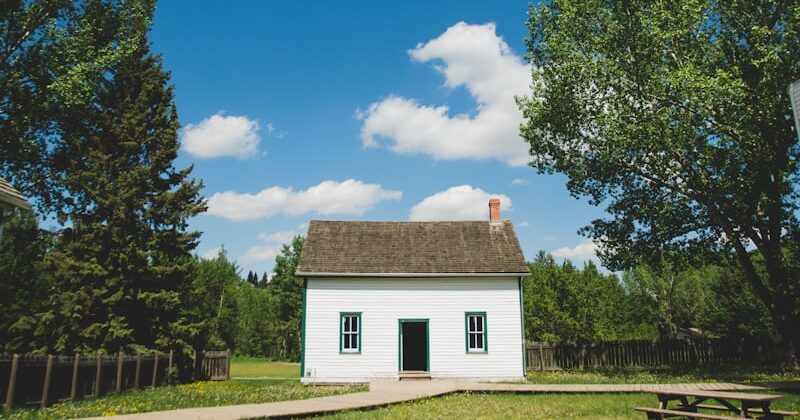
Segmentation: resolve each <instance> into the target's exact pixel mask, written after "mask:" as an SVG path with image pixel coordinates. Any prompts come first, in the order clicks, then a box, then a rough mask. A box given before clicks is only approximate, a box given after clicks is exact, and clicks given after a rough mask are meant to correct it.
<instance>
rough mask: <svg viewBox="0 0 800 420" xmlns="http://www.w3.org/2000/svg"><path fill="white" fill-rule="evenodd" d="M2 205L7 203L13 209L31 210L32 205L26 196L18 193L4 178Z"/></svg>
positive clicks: (0, 194)
mask: <svg viewBox="0 0 800 420" xmlns="http://www.w3.org/2000/svg"><path fill="white" fill-rule="evenodd" d="M0 203H5V204H8V205H10V206H13V207H19V208H21V209H25V210H30V209H31V205H30V203H28V200H26V199H25V196H23V195H22V193H20V192H19V191H17V190H16V189H15V188H14V187H12V186H11V184H9V183H8V181H6V180H5V179H3V178H0Z"/></svg>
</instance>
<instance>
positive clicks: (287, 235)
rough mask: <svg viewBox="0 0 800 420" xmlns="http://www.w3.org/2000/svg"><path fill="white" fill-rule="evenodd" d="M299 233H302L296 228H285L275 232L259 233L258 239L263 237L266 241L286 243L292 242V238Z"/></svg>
mask: <svg viewBox="0 0 800 420" xmlns="http://www.w3.org/2000/svg"><path fill="white" fill-rule="evenodd" d="M297 235H300V233H299V232H296V231H294V230H284V231H281V232H275V233H260V234H259V235H258V239H261V240H262V241H265V242H278V243H281V244H285V243H289V242H291V241H292V239H294V237H295V236H297Z"/></svg>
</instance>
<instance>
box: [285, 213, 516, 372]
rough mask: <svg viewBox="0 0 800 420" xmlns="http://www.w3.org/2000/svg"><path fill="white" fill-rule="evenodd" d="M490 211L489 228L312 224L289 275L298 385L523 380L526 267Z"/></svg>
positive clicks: (476, 224)
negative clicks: (296, 292)
mask: <svg viewBox="0 0 800 420" xmlns="http://www.w3.org/2000/svg"><path fill="white" fill-rule="evenodd" d="M489 207H490V214H491V217H490V220H489V221H469V222H341V221H337V222H334V221H321V220H313V221H311V223H310V224H309V227H308V234H307V236H306V240H305V245H304V247H303V251H302V254H301V255H300V261H299V263H298V267H297V272H296V274H297V275H298V276H300V277H303V278H304V280H305V281H304V283H305V288H304V291H303V302H304V310H303V327H302V328H303V335H302V353H301V354H302V356H301V360H302V362H301V375H302V381H303V383H343V382H367V381H369V380H371V379H375V378H399V379H402V378H404V377H423V378H426V377H429V378H465V379H466V378H470V379H479V380H489V381H500V380H520V379H523V378H524V375H525V348H524V342H525V339H524V330H523V319H522V316H523V311H522V277H523V276H525V275H527V274H528V267H527V264H526V263H525V257H524V256H523V254H522V250H521V249H520V246H519V242H518V241H517V236H516V234H515V233H514V228H513V226H512V224H511V222H510V221H508V220H500V208H499V207H500V202H499V200H496V199H493V200H490V202H489Z"/></svg>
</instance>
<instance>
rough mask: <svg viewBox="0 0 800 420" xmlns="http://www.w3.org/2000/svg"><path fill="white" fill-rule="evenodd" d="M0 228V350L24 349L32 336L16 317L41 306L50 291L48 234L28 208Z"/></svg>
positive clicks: (29, 346) (30, 345)
mask: <svg viewBox="0 0 800 420" xmlns="http://www.w3.org/2000/svg"><path fill="white" fill-rule="evenodd" d="M0 229H2V235H1V237H2V239H0V290H2V291H3V293H2V294H0V308H3V310H2V311H0V353H7V354H8V353H15V352H16V353H26V352H30V351H32V350H35V346H34V342H35V339H34V337H32V336H31V334H30V333H27V334H26V333H25V332H26V331H27V332H29V331H30V330H31V329H30V328H29V327H28V326H27V325H25V323H24V321H23V322H21V323H20V322H19V321H20V318H24V317H25V316H30V315H33V314H35V313H36V312H38V311H39V310H41V309H42V304H43V303H44V302H45V301H46V300H47V297H48V294H49V293H51V290H50V284H51V279H50V276H49V275H48V273H47V271H46V269H45V267H44V256H45V253H46V252H47V243H48V241H49V237H48V235H46V234H45V233H43V232H42V231H40V230H39V225H38V223H37V222H36V217H35V216H34V214H33V213H30V212H18V213H16V214H14V215H13V216H12V217H11V218H10V220H7V221H5V222H4V223H3V226H2V228H0Z"/></svg>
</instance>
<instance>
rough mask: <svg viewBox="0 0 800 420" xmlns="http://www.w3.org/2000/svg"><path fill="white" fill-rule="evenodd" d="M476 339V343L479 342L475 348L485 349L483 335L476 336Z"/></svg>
mask: <svg viewBox="0 0 800 420" xmlns="http://www.w3.org/2000/svg"><path fill="white" fill-rule="evenodd" d="M475 339H476V342H477V345H476V346H475V348H478V349H482V348H483V334H476V335H475Z"/></svg>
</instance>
